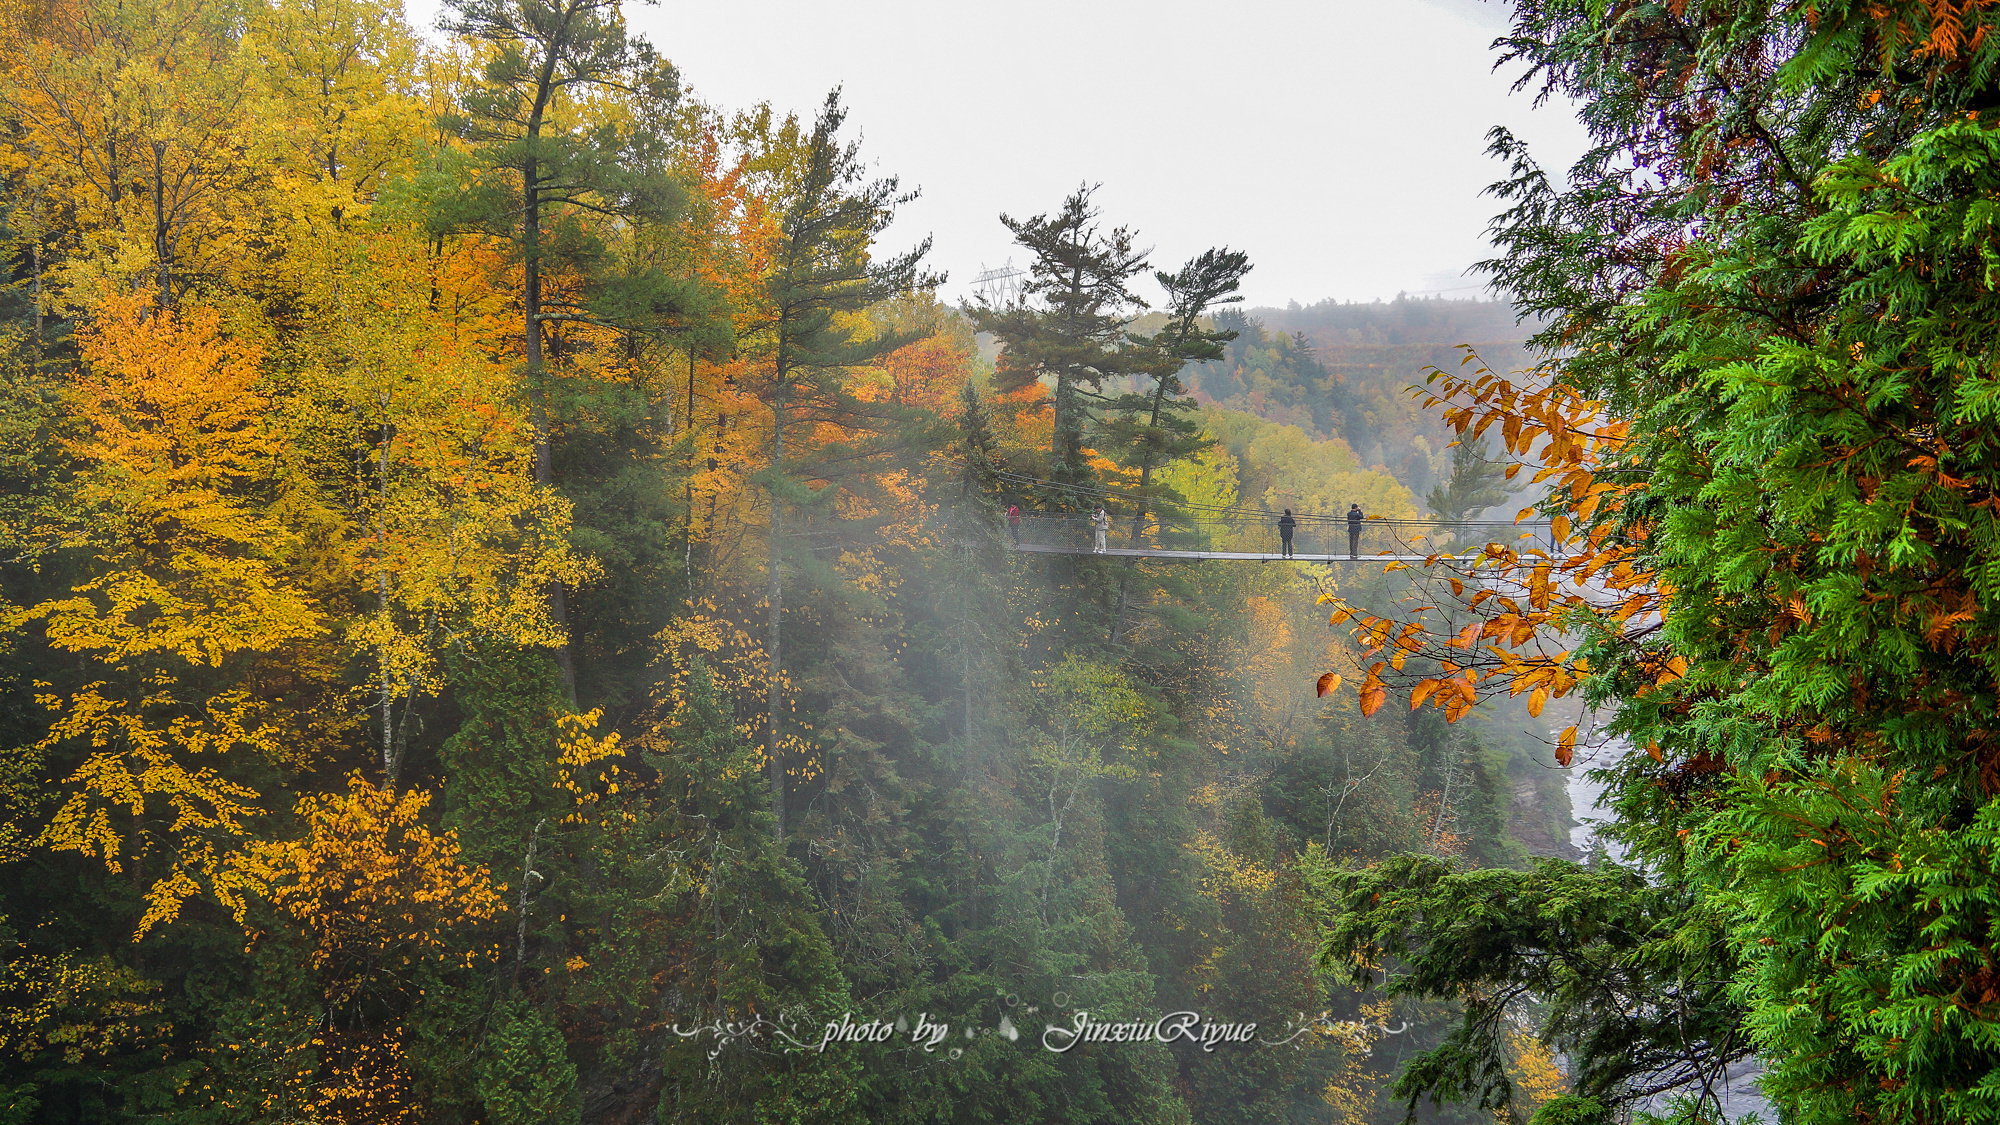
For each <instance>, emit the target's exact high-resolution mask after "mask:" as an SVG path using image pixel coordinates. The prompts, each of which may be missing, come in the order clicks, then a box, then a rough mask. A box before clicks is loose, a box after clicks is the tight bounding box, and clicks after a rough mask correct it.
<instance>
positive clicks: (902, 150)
mask: <svg viewBox="0 0 2000 1125" xmlns="http://www.w3.org/2000/svg"><path fill="white" fill-rule="evenodd" d="M436 12H437V0H410V13H409V14H410V20H411V22H412V23H413V24H414V25H416V26H417V27H419V28H428V27H430V26H431V25H432V24H433V23H434V22H435V19H436ZM1505 16H1506V8H1505V0H1236V2H1234V3H1226V4H1214V3H1202V4H1196V3H1189V2H1186V0H1155V2H1152V3H1143V4H1142V3H1131V2H1113V0H1008V2H1006V3H1002V4H991V3H986V4H972V3H964V2H956V3H954V2H952V0H942V2H940V0H926V2H917V0H750V2H748V3H727V2H725V3H715V2H713V0H708V2H705V3H701V4H689V3H683V2H676V0H667V2H665V3H662V4H659V5H657V6H642V5H640V4H630V5H628V6H627V8H626V17H627V19H628V21H629V22H630V23H631V25H632V27H633V29H634V30H636V31H638V32H640V33H642V34H644V35H645V36H646V37H647V38H648V39H650V40H651V41H652V42H653V44H654V45H655V46H656V47H657V48H659V50H660V53H661V54H663V55H665V56H666V57H667V58H670V59H672V60H673V61H674V63H675V65H676V66H678V67H679V68H680V71H681V76H682V81H683V83H684V84H685V85H686V87H687V88H688V89H690V90H691V91H693V93H694V94H695V96H697V97H700V98H702V99H703V100H705V101H708V102H710V103H713V104H716V105H719V106H722V107H724V108H728V109H740V108H746V107H748V106H751V105H753V104H755V103H757V102H759V101H768V102H770V103H771V104H772V105H773V106H774V107H776V108H777V109H779V110H781V111H796V112H798V113H799V114H800V115H802V116H807V117H809V116H810V115H811V114H812V113H813V111H814V110H815V109H816V108H817V107H818V106H819V104H820V102H821V100H822V99H824V97H825V96H826V92H827V90H828V89H830V88H831V87H833V86H836V85H838V86H840V87H842V88H843V90H844V98H845V100H846V102H847V104H848V105H849V106H850V107H851V112H850V114H849V117H848V123H849V128H850V129H858V130H859V131H860V135H861V136H862V138H863V145H862V153H863V155H864V157H866V158H867V159H869V160H870V161H871V162H872V163H873V164H874V166H875V167H876V169H877V170H878V171H879V172H880V173H882V174H893V175H896V176H899V177H901V178H902V181H903V184H904V185H905V186H906V187H907V186H915V187H919V188H921V189H922V191H923V196H922V198H921V199H919V200H918V201H917V202H915V203H912V204H910V205H908V206H907V207H906V208H905V209H904V210H903V211H902V212H901V213H900V217H899V218H898V220H897V222H896V225H895V226H894V227H892V228H891V229H890V231H889V233H888V236H887V238H888V241H889V243H890V244H892V245H897V246H902V245H908V244H910V243H913V242H915V241H916V240H917V239H919V238H922V237H923V236H924V235H925V234H929V235H931V236H932V237H933V238H934V239H935V243H934V247H933V250H932V257H931V265H932V268H933V269H942V270H944V271H947V272H948V273H949V274H950V281H949V283H948V285H947V286H946V289H945V295H946V296H948V297H952V298H956V297H958V296H961V295H963V294H965V293H966V292H967V291H968V283H969V282H970V281H971V280H972V278H973V275H975V274H976V273H978V272H979V269H980V267H981V266H982V265H988V266H998V265H1000V264H1002V263H1003V262H1005V261H1006V260H1007V259H1008V258H1009V257H1010V256H1011V257H1012V258H1013V259H1014V262H1015V264H1016V265H1020V264H1022V263H1023V262H1024V260H1025V257H1024V255H1023V254H1022V253H1021V252H1020V251H1019V250H1018V248H1015V247H1013V246H1012V245H1010V242H1009V239H1008V236H1007V232H1006V230H1005V229H1004V228H1002V227H1001V226H1000V223H999V221H998V215H999V214H1000V213H1001V212H1002V211H1005V212H1007V213H1008V214H1011V215H1014V216H1016V217H1026V216H1029V215H1034V214H1038V213H1041V212H1044V211H1050V210H1053V209H1054V208H1055V207H1056V206H1057V205H1059V204H1060V203H1061V201H1062V199H1063V197H1064V196H1065V195H1066V194H1067V193H1068V192H1069V191H1071V190H1072V189H1074V188H1075V187H1076V186H1077V185H1078V184H1079V183H1081V182H1084V181H1089V182H1091V183H1101V184H1102V185H1103V188H1102V190H1101V191H1100V192H1099V193H1098V196H1097V199H1098V202H1099V204H1100V206H1101V208H1102V210H1103V213H1104V218H1105V219H1106V220H1108V221H1109V222H1111V223H1113V224H1123V225H1127V226H1131V227H1133V228H1135V229H1136V230H1137V231H1138V232H1139V236H1140V244H1141V245H1150V246H1153V247H1155V248H1156V249H1155V253H1154V255H1153V263H1154V265H1155V266H1156V267H1158V268H1171V267H1174V266H1178V265H1179V264H1180V263H1181V262H1182V261H1184V260H1185V259H1187V258H1188V257H1190V256H1192V255H1194V254H1197V253H1199V252H1201V251H1202V250H1203V249H1206V248H1207V247H1210V246H1218V245H1227V246H1230V247H1232V248H1235V249H1239V250H1243V251H1246V252H1248V253H1249V255H1250V260H1251V262H1252V264H1253V266H1254V268H1253V269H1252V271H1251V273H1250V276H1249V278H1248V279H1247V280H1246V282H1245V285H1244V293H1245V295H1246V296H1247V297H1248V299H1249V302H1250V303H1251V304H1252V305H1280V306H1282V305H1284V304H1285V303H1286V302H1287V301H1298V302H1299V303H1301V304H1310V303H1312V302H1314V301H1317V300H1321V299H1324V298H1328V297H1332V298H1337V299H1340V300H1359V301H1367V300H1373V299H1375V298H1378V297H1380V298H1384V299H1386V298H1390V297H1393V296H1395V295H1396V293H1397V292H1399V291H1407V292H1410V293H1413V294H1415V293H1438V292H1446V293H1449V295H1452V296H1459V297H1470V296H1473V295H1474V294H1475V293H1477V292H1478V291H1479V290H1478V289H1477V287H1476V281H1475V279H1472V278H1468V277H1465V276H1462V273H1463V271H1464V270H1465V269H1466V267H1467V266H1469V265H1471V264H1472V263H1473V262H1475V261H1477V260H1479V259H1481V258H1485V257H1490V256H1491V254H1490V252H1489V249H1488V247H1487V244H1486V241H1485V236H1484V231H1485V228H1486V224H1487V221H1488V219H1490V218H1491V217H1492V215H1493V213H1494V212H1495V211H1496V210H1498V205H1497V204H1496V203H1495V202H1494V201H1493V200H1492V199H1490V198H1488V197H1485V196H1483V195H1482V194H1481V191H1482V190H1483V189H1484V188H1485V187H1486V185H1487V184H1489V183H1491V182H1492V181H1493V180H1495V179H1497V178H1498V177H1499V176H1500V174H1501V173H1502V171H1503V170H1504V169H1503V168H1502V167H1501V166H1500V164H1499V163H1498V162H1497V161H1495V160H1493V159H1491V158H1490V157H1488V156H1486V155H1485V147H1486V145H1485V134H1486V131H1487V130H1488V129H1489V128H1491V127H1492V126H1494V125H1500V124H1504V125H1507V126H1508V127H1510V128H1512V129H1513V130H1514V131H1515V132H1516V133H1518V134H1519V135H1521V136H1522V137H1524V138H1526V139H1527V140H1528V141H1529V142H1530V144H1531V146H1532V147H1533V150H1534V151H1535V153H1536V155H1537V156H1538V158H1539V159H1540V160H1541V161H1542V163H1543V164H1544V165H1545V166H1547V167H1549V168H1550V169H1551V170H1555V169H1561V168H1566V167H1567V166H1568V164H1569V163H1570V161H1571V160H1573V159H1574V158H1575V157H1576V156H1577V155H1578V154H1579V153H1580V152H1581V151H1582V148H1583V145H1584V134H1583V130H1582V127H1581V126H1580V125H1579V124H1578V123H1577V122H1576V120H1575V118H1574V116H1573V114H1572V113H1571V111H1570V109H1569V107H1568V106H1566V105H1562V104H1554V103H1552V104H1550V105H1547V106H1544V107H1543V108H1542V109H1540V110H1535V109H1531V108H1530V104H1529V103H1530V98H1529V97H1528V95H1527V94H1525V93H1524V94H1519V95H1514V94H1510V93H1509V91H1508V87H1509V86H1510V85H1511V83H1512V81H1513V79H1514V77H1516V75H1517V74H1518V70H1517V69H1516V70H1512V71H1503V72H1499V73H1496V72H1495V71H1494V70H1493V63H1494V61H1495V56H1494V54H1493V52H1492V51H1491V50H1490V48H1489V44H1490V43H1491V41H1492V39H1493V37H1494V36H1495V35H1497V34H1499V33H1500V32H1501V31H1502V30H1503V29H1504V27H1505ZM1468 287H1469V288H1468ZM1148 288H1149V289H1150V286H1148Z"/></svg>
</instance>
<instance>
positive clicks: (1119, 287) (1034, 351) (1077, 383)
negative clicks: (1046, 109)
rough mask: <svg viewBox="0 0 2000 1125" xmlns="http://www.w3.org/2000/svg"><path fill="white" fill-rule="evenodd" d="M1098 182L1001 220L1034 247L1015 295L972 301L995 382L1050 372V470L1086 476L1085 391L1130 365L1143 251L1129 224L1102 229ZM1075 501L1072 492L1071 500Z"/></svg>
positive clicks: (1067, 476)
mask: <svg viewBox="0 0 2000 1125" xmlns="http://www.w3.org/2000/svg"><path fill="white" fill-rule="evenodd" d="M1096 191H1097V189H1096V188H1095V187H1093V186H1090V185H1085V186H1082V187H1079V188H1078V189H1077V190H1076V191H1075V192H1072V193H1071V194H1070V196H1069V198H1067V199H1065V200H1064V201H1063V205H1062V208H1061V209H1060V210H1058V211H1056V212H1054V213H1052V214H1047V215H1037V216H1035V217H1034V218H1031V219H1015V218H1012V217H1010V216H1007V215H1001V216H1000V222H1001V223H1002V224H1003V225H1005V226H1006V228H1007V229H1008V230H1009V231H1010V232H1012V234H1013V235H1014V241H1015V242H1017V243H1019V244H1020V245H1021V246H1022V247H1024V248H1026V249H1027V250H1028V251H1029V252H1030V253H1032V254H1033V255H1034V260H1033V261H1032V262H1031V263H1030V264H1029V266H1028V272H1029V281H1028V283H1027V284H1026V285H1025V286H1023V288H1022V293H1023V300H1022V301H1021V302H1020V303H1016V304H1013V305H1008V306H1004V307H999V308H994V307H990V306H987V305H985V304H983V303H982V304H981V305H979V306H977V307H974V308H972V309H970V310H969V312H970V314H971V316H972V320H973V323H975V324H977V325H978V326H979V329H980V331H982V332H991V333H992V334H993V335H994V336H996V337H998V338H999V340H1000V344H1001V353H1000V361H999V364H998V372H997V375H996V378H995V387H996V389H997V390H998V391H999V392H1000V393H1001V394H1010V393H1012V392H1014V391H1017V390H1020V389H1021V388H1023V387H1026V386H1028V385H1030V384H1032V383H1034V382H1035V381H1036V380H1038V379H1040V378H1042V377H1044V376H1048V377H1050V378H1053V379H1054V381H1055V434H1054V439H1053V440H1054V447H1053V448H1052V449H1051V450H1050V454H1051V460H1052V461H1053V462H1054V464H1053V468H1052V470H1051V471H1052V474H1053V476H1054V479H1055V480H1057V481H1058V482H1060V483H1064V484H1081V483H1085V482H1087V481H1088V480H1089V479H1090V472H1089V470H1088V467H1087V466H1086V465H1085V462H1084V448H1085V445H1084V443H1085V439H1086V435H1087V434H1088V432H1089V429H1090V423H1091V420H1092V411H1091V400H1092V399H1093V398H1096V397H1098V396H1097V394H1096V392H1098V390H1099V389H1100V388H1102V386H1103V385H1104V382H1105V380H1107V379H1111V378H1115V377H1118V376H1121V375H1124V374H1126V373H1128V372H1129V371H1130V370H1131V366H1130V361H1131V358H1132V357H1131V356H1130V355H1129V354H1128V353H1127V351H1126V349H1125V346H1124V345H1125V343H1126V340H1125V322H1126V320H1127V319H1128V318H1129V317H1130V316H1131V315H1132V314H1133V313H1134V312H1136V311H1137V310H1139V309H1143V308H1144V307H1145V302H1143V301H1141V300H1140V299H1139V298H1138V297H1136V296H1134V295H1133V294H1132V292H1131V289H1130V288H1129V286H1130V284H1131V281H1132V279H1133V278H1135V277H1137V276H1138V275H1139V273H1140V272H1141V271H1143V270H1144V269H1145V268H1146V252H1145V251H1143V250H1139V249H1137V248H1135V247H1134V246H1133V244H1132V240H1133V237H1134V235H1133V232H1132V231H1131V230H1130V229H1128V228H1126V227H1115V228H1113V229H1111V230H1108V231H1107V230H1104V229H1103V228H1102V227H1101V226H1100V225H1099V223H1098V211H1097V209H1096V208H1095V207H1094V206H1093V205H1092V203H1091V196H1092V195H1093V194H1095V193H1096ZM1070 502H1071V503H1074V502H1075V501H1074V500H1071V501H1070Z"/></svg>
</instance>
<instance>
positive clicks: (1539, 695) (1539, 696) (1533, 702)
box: [1528, 687, 1549, 716]
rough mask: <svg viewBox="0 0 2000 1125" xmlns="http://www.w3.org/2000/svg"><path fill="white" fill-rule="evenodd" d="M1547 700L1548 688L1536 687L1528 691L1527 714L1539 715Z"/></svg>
mask: <svg viewBox="0 0 2000 1125" xmlns="http://www.w3.org/2000/svg"><path fill="white" fill-rule="evenodd" d="M1548 701H1549V689H1547V688H1544V687H1538V688H1536V689H1535V690H1533V691H1531V692H1529V693H1528V714H1530V715H1536V716H1539V715H1540V714H1541V713H1542V706H1543V705H1544V704H1546V703H1547V702H1548Z"/></svg>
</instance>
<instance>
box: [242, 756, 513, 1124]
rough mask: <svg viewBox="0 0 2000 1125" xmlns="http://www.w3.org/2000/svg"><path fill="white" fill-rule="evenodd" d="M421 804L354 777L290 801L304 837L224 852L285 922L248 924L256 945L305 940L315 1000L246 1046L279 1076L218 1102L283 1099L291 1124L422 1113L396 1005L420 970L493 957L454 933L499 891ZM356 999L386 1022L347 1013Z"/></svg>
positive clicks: (405, 1006)
mask: <svg viewBox="0 0 2000 1125" xmlns="http://www.w3.org/2000/svg"><path fill="white" fill-rule="evenodd" d="M429 803H430V794H428V793H425V792H422V791H418V790H407V791H404V792H402V793H397V792H394V791H392V790H390V789H387V788H381V789H378V788H376V787H374V786H372V785H369V784H368V783H367V782H366V781H365V780H363V779H362V778H361V777H360V776H359V775H356V776H353V777H350V778H349V779H348V785H347V792H345V793H340V794H327V795H324V796H313V797H305V798H302V799H301V800H300V801H299V803H298V807H297V814H298V816H299V817H300V819H302V820H303V821H304V822H305V824H306V833H305V835H303V836H302V837H300V838H299V839H296V840H275V841H259V842H257V843H255V844H252V845H250V846H249V847H247V848H245V849H243V850H242V851H241V852H240V853H238V854H237V855H236V856H235V857H233V858H232V859H231V861H230V865H229V866H230V869H231V874H232V875H233V876H234V877H235V878H236V880H238V881H239V883H240V885H241V886H243V887H244V888H245V890H247V891H251V892H255V893H257V894H258V895H259V896H260V897H262V898H263V900H264V901H265V902H266V903H268V904H269V906H270V908H271V909H272V911H274V912H275V914H276V916H277V918H278V919H281V920H282V932H274V931H266V930H262V929H260V928H258V927H257V926H255V925H254V924H253V925H250V926H247V927H246V930H247V932H248V934H249V936H250V938H251V942H252V944H253V945H256V944H258V943H260V942H265V941H274V940H276V941H290V942H294V943H298V944H299V945H301V946H302V947H303V948H302V953H303V960H304V962H305V965H306V967H307V968H308V969H309V970H310V971H311V973H312V974H313V979H314V984H315V986H316V988H317V991H318V993H319V997H320V1002H321V1009H320V1010H319V1011H318V1012H316V1013H312V1014H311V1016H310V1018H308V1019H306V1020H303V1021H296V1022H288V1023H286V1024H285V1026H287V1027H292V1028H303V1030H302V1031H297V1032H294V1033H293V1035H292V1036H290V1037H289V1038H287V1037H283V1036H282V1035H281V1036H280V1037H279V1038H278V1039H277V1040H276V1041H273V1042H266V1043H258V1044H252V1045H245V1046H247V1047H249V1048H251V1049H256V1050H261V1051H262V1052H263V1053H265V1054H267V1055H270V1056H274V1057H276V1058H278V1059H281V1060H282V1062H281V1064H280V1065H279V1066H277V1067H276V1068H275V1069H276V1072H277V1073H278V1074H280V1075H282V1076H283V1081H281V1082H280V1083H278V1084H276V1085H275V1086H273V1087H272V1088H269V1089H264V1090H259V1091H242V1092H237V1093H233V1094H232V1093H224V1094H222V1095H220V1096H221V1097H222V1098H223V1099H224V1100H231V1099H233V1098H238V1097H246V1096H254V1097H256V1098H257V1099H258V1100H260V1101H261V1102H262V1103H263V1104H262V1105H261V1106H259V1107H258V1108H259V1109H260V1110H262V1111H264V1112H267V1113H268V1112H271V1111H274V1110H279V1109H282V1110H285V1111H287V1112H289V1113H290V1114H293V1115H295V1116H294V1117H291V1118H287V1119H294V1120H315V1121H354V1122H363V1121H366V1122H371V1123H372V1122H383V1121H398V1120H404V1119H408V1118H414V1117H419V1116H421V1113H422V1110H423V1107H422V1105H421V1103H420V1102H419V1101H418V1100H417V1099H415V1098H413V1097H412V1096H411V1095H410V1091H409V1086H410V1081H409V1074H408V1072H407V1069H406V1067H405V1065H404V1062H403V1060H404V1057H405V1051H404V1046H403V1043H402V1040H401V1036H402V1032H403V1026H402V1023H401V1018H402V1014H403V1013H404V1012H406V1011H408V1010H409V1009H410V1008H411V1007H412V1006H413V1005H414V1004H415V1003H416V1002H417V1000H418V998H419V996H420V995H421V988H420V985H419V983H418V980H419V977H420V976H422V975H423V973H424V972H425V970H427V969H429V970H446V969H452V968H461V967H472V966H474V965H477V964H483V963H485V962H486V961H489V960H490V959H491V958H492V956H493V955H494V952H495V950H494V949H493V947H491V946H487V947H485V948H483V949H482V948H480V947H478V946H476V945H474V944H473V943H471V942H469V941H467V940H466V935H465V933H464V931H465V930H466V929H467V928H468V927H470V926H475V925H477V924H479V923H483V922H488V921H491V920H492V919H493V917H494V916H495V915H496V914H498V913H499V912H500V911H501V909H502V908H503V906H504V904H503V902H502V899H501V896H500V891H501V890H502V889H504V888H501V887H498V886H496V885H495V884H494V883H493V881H492V880H491V879H490V878H489V877H488V875H487V872H486V870H485V868H475V867H468V866H466V865H465V864H464V863H463V862H461V861H460V859H459V848H458V840H457V838H456V837H455V836H454V835H453V834H452V833H449V832H445V833H437V832H432V831H431V830H429V829H428V828H426V827H424V825H423V824H422V823H421V817H422V814H423V810H424V808H425V807H426V806H427V805H428V804H429ZM364 1001H365V1002H366V1003H368V1004H369V1005H371V1006H373V1007H375V1008H376V1009H378V1011H377V1015H378V1016H380V1015H382V1014H384V1013H386V1015H387V1016H388V1017H389V1018H376V1019H368V1020H363V1019H354V1018H350V1017H351V1016H352V1010H353V1009H354V1007H355V1006H356V1005H358V1004H361V1003H363V1002H364ZM274 1034H277V1033H276V1032H274ZM237 1108H239V1109H247V1108H249V1107H248V1106H239V1107H237Z"/></svg>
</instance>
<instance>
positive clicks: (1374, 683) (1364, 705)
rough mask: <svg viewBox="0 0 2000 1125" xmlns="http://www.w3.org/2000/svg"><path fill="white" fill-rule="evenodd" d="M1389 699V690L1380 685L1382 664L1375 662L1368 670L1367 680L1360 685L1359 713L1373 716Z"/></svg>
mask: <svg viewBox="0 0 2000 1125" xmlns="http://www.w3.org/2000/svg"><path fill="white" fill-rule="evenodd" d="M1388 698H1389V689H1388V688H1387V687H1386V686H1384V685H1383V683H1382V662H1381V661H1379V660H1378V661H1376V662H1375V663H1374V664H1373V665H1372V666H1370V667H1369V669H1368V679H1367V681H1366V682H1364V683H1363V684H1362V685H1361V713H1362V714H1363V715H1373V714H1374V713H1375V712H1377V711H1380V710H1381V709H1382V704H1383V702H1384V701H1386V700H1387V699H1388Z"/></svg>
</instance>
